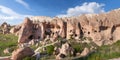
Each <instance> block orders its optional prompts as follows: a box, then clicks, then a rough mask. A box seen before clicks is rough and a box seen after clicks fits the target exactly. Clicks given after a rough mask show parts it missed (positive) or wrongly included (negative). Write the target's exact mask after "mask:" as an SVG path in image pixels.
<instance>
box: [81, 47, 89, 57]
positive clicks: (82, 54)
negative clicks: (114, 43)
mask: <svg viewBox="0 0 120 60" xmlns="http://www.w3.org/2000/svg"><path fill="white" fill-rule="evenodd" d="M89 53H90V50H89V49H88V48H84V50H83V51H82V53H81V56H87V55H88V54H89Z"/></svg>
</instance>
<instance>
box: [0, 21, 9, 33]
mask: <svg viewBox="0 0 120 60" xmlns="http://www.w3.org/2000/svg"><path fill="white" fill-rule="evenodd" d="M1 27H2V32H3V34H8V33H9V30H10V25H9V24H7V23H6V22H4V23H3V24H2V25H1Z"/></svg>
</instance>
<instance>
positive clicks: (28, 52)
mask: <svg viewBox="0 0 120 60" xmlns="http://www.w3.org/2000/svg"><path fill="white" fill-rule="evenodd" d="M33 54H34V51H33V50H32V49H31V48H29V47H25V48H18V49H16V50H14V51H13V53H12V56H11V59H12V60H22V59H23V58H25V57H28V56H32V55H33Z"/></svg>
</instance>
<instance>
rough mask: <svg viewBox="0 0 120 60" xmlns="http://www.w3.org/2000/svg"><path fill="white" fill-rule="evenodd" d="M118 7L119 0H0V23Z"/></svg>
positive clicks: (101, 11)
mask: <svg viewBox="0 0 120 60" xmlns="http://www.w3.org/2000/svg"><path fill="white" fill-rule="evenodd" d="M117 8H120V0H0V24H1V23H2V22H4V21H7V22H8V23H10V24H19V23H21V22H22V21H23V19H24V17H27V16H50V17H54V16H58V17H66V16H77V15H81V14H87V13H103V12H108V11H111V10H113V9H117Z"/></svg>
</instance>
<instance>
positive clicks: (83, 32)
mask: <svg viewBox="0 0 120 60" xmlns="http://www.w3.org/2000/svg"><path fill="white" fill-rule="evenodd" d="M119 16H120V9H116V10H113V11H111V12H108V13H102V14H85V15H81V16H76V17H65V18H57V17H55V18H49V17H39V16H37V17H32V18H25V20H24V22H23V23H22V24H21V25H19V26H16V27H14V28H13V29H12V30H13V31H12V33H15V34H17V35H18V36H19V40H18V42H19V43H25V42H28V41H30V40H32V39H40V40H44V39H45V38H46V37H49V38H51V40H53V41H54V40H55V39H56V38H57V37H58V36H60V37H62V38H66V39H70V38H71V37H72V38H75V39H81V38H83V37H90V38H91V39H92V41H93V42H95V43H96V44H97V45H99V46H101V45H103V44H105V45H106V44H112V43H114V42H116V41H117V40H119V39H120V37H119V36H120V31H119V30H120V27H119V26H120V17H119ZM47 19H48V20H47ZM18 32H19V33H18Z"/></svg>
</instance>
